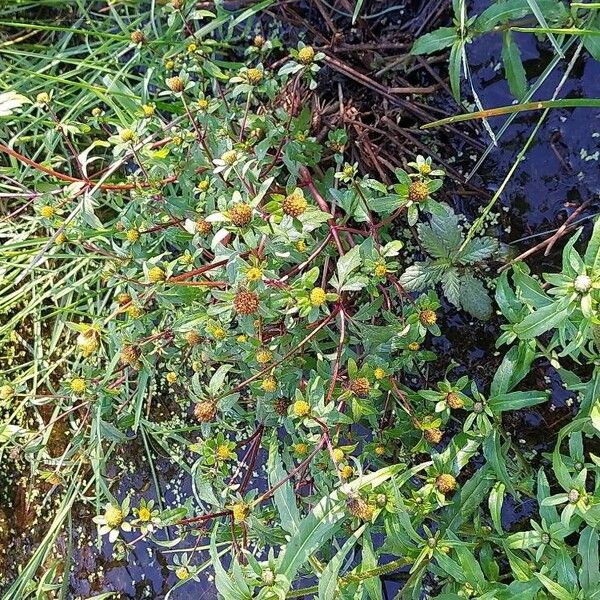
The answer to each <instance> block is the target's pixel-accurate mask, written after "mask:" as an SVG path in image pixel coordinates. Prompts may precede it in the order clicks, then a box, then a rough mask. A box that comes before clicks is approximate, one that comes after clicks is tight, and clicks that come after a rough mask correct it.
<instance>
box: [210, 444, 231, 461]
mask: <svg viewBox="0 0 600 600" xmlns="http://www.w3.org/2000/svg"><path fill="white" fill-rule="evenodd" d="M215 454H216V455H217V458H218V459H219V460H231V459H232V458H233V457H234V456H235V454H234V453H233V452H232V451H231V449H230V448H229V446H228V445H227V444H220V445H219V446H217V449H216V451H215Z"/></svg>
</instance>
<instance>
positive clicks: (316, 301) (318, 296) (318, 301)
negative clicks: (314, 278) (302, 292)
mask: <svg viewBox="0 0 600 600" xmlns="http://www.w3.org/2000/svg"><path fill="white" fill-rule="evenodd" d="M326 300H327V295H326V294H325V290H324V289H323V288H320V287H316V288H313V289H312V290H311V291H310V303H311V304H312V305H313V306H322V305H323V304H325V301H326Z"/></svg>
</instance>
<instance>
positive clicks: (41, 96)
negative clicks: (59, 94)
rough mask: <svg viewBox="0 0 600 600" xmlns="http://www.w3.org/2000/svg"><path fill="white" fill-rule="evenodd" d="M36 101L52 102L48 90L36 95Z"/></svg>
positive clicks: (41, 102) (42, 102)
mask: <svg viewBox="0 0 600 600" xmlns="http://www.w3.org/2000/svg"><path fill="white" fill-rule="evenodd" d="M35 101H36V102H37V103H38V104H50V96H49V95H48V94H47V93H46V92H40V93H39V94H38V95H37V96H36V97H35Z"/></svg>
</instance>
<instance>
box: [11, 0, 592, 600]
mask: <svg viewBox="0 0 600 600" xmlns="http://www.w3.org/2000/svg"><path fill="white" fill-rule="evenodd" d="M368 4H369V3H368V2H366V3H365V5H368ZM475 4H476V5H477V7H478V8H481V7H485V6H487V5H488V4H489V3H488V2H483V1H481V0H478V1H477V2H476V3H475ZM380 5H381V3H379V4H378V6H380ZM407 5H408V6H409V7H411V9H412V12H411V10H409V9H407V11H406V12H397V13H394V14H393V15H386V16H385V17H382V24H381V25H380V26H379V27H380V29H381V28H383V29H384V30H385V29H386V28H388V29H389V30H390V32H389V33H388V35H387V36H386V37H387V40H390V39H391V40H392V41H393V40H394V39H395V37H394V36H396V37H397V39H400V40H405V39H406V35H407V34H406V30H407V29H408V32H409V33H410V31H414V30H415V29H416V28H418V25H419V14H420V12H419V11H424V10H426V6H427V2H424V3H423V2H408V3H407ZM475 12H476V11H475ZM449 17H450V16H449V15H448V14H446V15H445V16H444V17H443V18H442V19H441V20H438V21H437V23H436V26H441V25H447V24H450V22H449ZM407 19H408V21H407ZM410 19H412V21H411V20H410ZM444 19H445V20H446V22H444ZM403 22H409V23H411V25H410V26H409V27H408V28H406V27H402V24H403ZM336 23H337V24H338V26H340V27H347V28H350V24H349V22H348V20H346V21H344V18H342V17H339V18H338V20H336ZM372 27H374V25H372ZM402 30H404V32H403V33H400V32H401V31H402ZM396 31H397V32H398V33H397V34H396V33H395V32H396ZM518 41H519V44H520V46H521V49H522V55H523V58H524V60H525V64H526V68H527V70H528V73H539V71H540V66H539V65H541V64H546V63H547V60H548V59H549V56H550V55H549V50H548V46H547V44H546V43H544V42H538V41H536V40H535V38H533V36H526V35H525V34H522V35H521V34H520V35H519V38H518ZM500 53H501V38H500V36H499V35H498V36H494V35H492V36H486V37H485V38H484V39H480V40H476V41H475V42H474V43H473V44H471V45H469V46H468V56H469V59H470V65H471V70H472V73H473V85H474V87H475V89H476V90H477V93H478V94H479V96H480V99H481V102H482V104H483V105H484V106H485V107H495V106H504V105H507V104H510V103H511V102H512V97H511V96H510V94H509V91H508V86H507V84H506V82H505V80H504V78H503V75H502V72H501V70H499V68H498V64H499V58H500ZM351 56H352V55H349V56H346V57H345V58H346V60H348V61H350V60H351ZM442 67H443V68H440V73H442V74H443V73H444V70H445V64H444V63H442ZM356 68H357V69H358V70H363V69H364V66H363V65H358V66H357V67H356ZM564 72H565V71H564V64H563V65H561V66H560V67H559V68H557V69H556V70H555V72H554V73H553V74H552V75H551V76H550V77H549V78H548V80H547V81H546V82H545V83H544V85H543V86H542V89H541V90H540V91H539V92H538V93H537V94H536V96H535V99H547V98H550V97H551V96H552V93H553V91H554V89H555V87H556V86H557V85H558V83H559V82H560V80H561V78H562V77H563V75H564ZM323 77H331V78H335V80H336V81H337V80H338V79H339V76H338V75H337V74H334V73H332V72H331V71H329V70H324V75H323ZM392 77H393V75H392ZM342 81H343V83H344V85H346V84H348V85H347V86H346V87H345V88H344V89H345V93H347V94H348V95H349V96H351V97H352V99H353V101H354V102H355V104H356V105H358V106H359V107H360V105H361V103H364V102H367V103H368V104H369V110H373V106H378V103H377V102H376V101H375V102H374V98H373V97H372V96H371V95H369V94H366V95H365V90H364V89H362V88H357V87H356V84H354V83H352V82H349V81H347V80H343V79H342ZM321 83H327V81H325V82H324V81H322V82H321ZM392 83H393V81H392ZM421 83H422V84H425V83H427V81H423V82H421ZM326 87H327V86H326ZM561 95H562V97H566V96H575V97H600V65H599V64H598V63H597V62H595V61H594V60H592V59H591V58H588V57H587V56H582V57H581V58H580V59H579V60H578V62H577V63H576V65H575V68H574V69H573V71H572V72H571V74H570V76H569V77H568V79H567V80H566V83H565V85H564V87H563V91H562V93H561ZM432 102H435V103H436V104H437V105H438V106H441V107H442V108H443V109H444V110H446V111H447V112H449V113H454V112H456V108H455V105H454V104H453V103H452V101H451V99H450V98H448V97H447V96H444V95H443V94H442V93H439V94H436V98H435V100H432ZM537 118H539V113H525V114H523V115H521V116H519V117H518V118H517V119H515V122H514V123H513V124H512V126H511V127H510V129H509V130H508V133H507V134H506V135H505V136H504V137H503V138H502V140H501V141H500V144H499V147H497V148H495V149H494V150H493V151H492V152H491V154H490V156H489V157H488V158H487V159H486V161H485V162H484V163H483V166H482V167H481V168H480V169H479V171H478V172H477V174H476V175H475V177H474V178H473V180H472V181H473V183H474V184H475V185H476V186H478V187H479V188H480V189H482V190H485V191H486V192H487V193H488V198H489V197H491V195H492V194H493V193H494V192H495V190H496V189H497V188H498V186H499V185H500V183H501V182H502V179H503V178H504V176H505V174H506V173H507V172H508V170H509V169H510V167H511V166H512V164H513V162H514V160H515V157H516V155H517V153H518V152H519V151H520V149H521V148H522V147H523V145H524V143H525V141H526V139H527V136H528V135H529V133H530V132H531V130H532V127H533V126H534V124H535V122H536V120H537ZM501 123H502V120H501V119H496V120H494V121H492V125H493V126H495V127H498V125H499V124H501ZM468 131H471V132H472V131H473V129H472V128H471V129H470V130H468ZM479 131H480V141H481V142H482V143H483V144H484V145H487V144H488V142H489V139H488V138H487V136H486V134H485V131H484V130H483V128H479ZM597 131H600V115H599V114H598V111H593V110H589V109H583V108H581V109H575V110H555V111H551V112H550V114H549V116H548V118H547V119H546V122H545V123H544V125H543V126H542V127H541V129H540V131H539V134H538V136H537V138H536V141H535V143H534V144H533V147H532V148H531V150H530V151H529V153H528V154H527V156H526V159H525V160H524V161H523V162H522V163H521V165H520V166H519V167H518V168H517V170H516V173H515V175H514V177H513V178H512V179H511V181H510V182H509V184H508V185H507V187H506V189H505V191H504V193H503V194H502V196H501V199H500V205H501V206H504V207H506V210H505V211H501V220H500V222H501V224H502V227H501V228H499V230H498V231H497V235H499V236H500V238H501V240H502V241H503V242H504V243H505V244H509V245H513V246H512V248H513V250H514V254H519V253H520V252H522V251H523V250H525V249H527V248H529V247H530V246H531V245H533V244H535V243H536V242H537V241H539V240H540V239H542V238H536V237H534V238H532V239H529V240H524V241H518V240H520V239H521V238H524V237H526V236H535V235H536V234H541V233H544V232H549V231H551V230H553V229H556V228H557V227H559V226H560V224H561V223H562V222H564V220H565V219H566V218H567V217H568V215H569V214H571V212H572V211H573V210H575V208H577V206H579V205H580V203H582V202H584V201H587V200H593V199H594V198H595V197H597V195H598V192H599V191H600V177H599V176H598V157H599V155H600V133H596V132H597ZM471 135H472V133H471ZM441 139H443V140H444V146H443V147H442V149H441V150H440V153H442V154H443V155H444V156H447V157H452V158H453V159H454V160H453V165H454V166H455V167H456V168H457V169H458V171H459V172H461V171H462V172H467V171H468V170H470V169H471V168H472V166H473V164H474V163H475V161H476V159H477V158H478V156H477V155H474V154H473V153H472V151H471V150H468V149H467V148H466V147H465V144H464V141H463V140H462V138H457V137H455V138H453V137H449V136H445V137H444V136H442V138H441ZM450 194H451V200H452V202H453V203H454V205H455V208H456V209H457V210H459V211H461V212H463V213H464V214H465V215H467V216H468V217H469V218H470V219H472V218H473V217H475V216H477V209H478V208H479V207H480V206H481V205H482V204H484V203H485V201H487V200H485V199H484V200H480V199H477V200H473V196H466V195H462V194H461V193H459V192H458V191H456V192H450ZM597 208H598V206H597V202H592V203H591V204H590V206H589V207H588V211H587V212H584V213H582V215H581V216H582V217H588V216H589V215H591V214H595V213H596V212H597ZM553 264H557V254H556V253H553V254H552V255H550V256H549V257H545V258H544V257H541V256H537V257H536V260H535V263H534V265H533V266H534V268H535V270H538V271H539V270H542V269H544V268H548V269H549V268H552V265H553ZM444 319H445V323H442V330H444V326H443V325H444V324H445V325H446V331H448V333H447V335H446V337H443V338H440V339H438V340H436V341H435V344H434V346H435V349H436V350H437V351H439V352H440V353H441V354H442V355H445V356H450V357H451V358H453V359H454V360H456V361H457V362H458V363H459V364H460V365H461V367H460V369H461V370H462V372H466V373H468V374H469V375H470V376H471V377H473V378H474V379H476V381H478V383H480V384H481V385H482V386H484V387H485V385H487V383H489V380H490V378H491V375H492V374H493V372H494V370H495V367H496V365H497V363H499V361H500V360H501V356H498V354H497V353H496V352H495V348H494V347H493V344H494V340H495V337H496V333H497V331H498V326H499V322H498V320H492V321H491V322H490V323H487V324H481V323H473V322H472V321H470V320H469V319H467V318H465V316H464V315H461V314H457V313H456V312H453V311H452V310H451V309H450V308H448V310H447V311H446V315H445V317H444ZM534 376H536V377H537V378H538V384H540V382H541V385H544V386H547V385H548V381H549V382H550V389H551V390H552V400H551V402H550V403H549V404H548V406H542V407H538V408H537V410H535V411H531V410H530V411H518V412H516V413H515V414H514V415H511V417H510V419H509V420H508V421H507V422H506V423H505V424H506V426H507V429H508V430H509V431H510V432H511V433H512V434H513V436H514V437H515V439H517V440H519V441H520V442H522V443H523V445H524V447H527V448H530V449H535V450H536V451H537V452H538V453H540V455H541V452H543V451H546V450H547V449H548V448H550V447H551V446H552V439H551V436H549V435H548V431H551V432H553V434H555V433H556V432H557V431H558V429H559V428H560V427H561V425H562V424H564V423H565V421H566V420H567V419H568V418H570V416H571V415H572V413H573V408H572V407H569V404H570V402H568V400H569V399H570V395H569V394H568V393H566V392H565V391H564V389H563V388H562V386H561V384H560V381H559V379H558V376H557V374H556V372H554V371H553V370H552V369H551V368H550V367H549V365H547V364H544V363H540V364H538V365H536V368H535V370H534ZM533 385H534V387H535V385H536V384H535V382H534V383H533ZM131 450H133V452H132V451H131ZM138 450H139V448H135V447H132V448H129V449H128V451H127V452H125V453H124V454H123V460H124V461H125V466H126V468H125V469H123V465H122V464H121V462H120V461H119V462H118V463H117V464H118V465H119V466H118V469H121V471H120V472H124V474H122V475H120V484H119V486H118V492H117V495H118V496H119V498H122V497H124V496H125V495H127V494H131V495H132V496H133V497H134V498H136V500H139V499H140V498H141V497H144V498H146V499H148V500H149V499H155V500H158V496H159V495H160V496H161V497H162V500H163V501H164V503H165V505H167V506H169V505H177V504H179V503H180V502H181V501H182V499H185V498H186V497H188V496H190V495H191V493H192V488H191V482H190V480H189V477H188V476H187V475H186V474H185V471H183V470H182V469H180V468H178V467H176V466H174V465H173V464H171V463H169V462H168V461H165V460H162V459H160V458H157V460H156V467H157V477H158V480H159V482H160V491H159V490H156V488H155V486H154V485H153V483H152V477H151V474H150V472H149V469H148V463H147V462H146V460H145V459H143V458H142V457H143V452H138ZM114 468H115V472H114V473H113V474H112V475H113V476H117V475H119V472H118V471H117V466H116V465H115V466H114ZM535 510H536V504H535V501H526V502H523V501H521V502H516V501H514V499H509V501H507V502H506V503H505V506H504V511H503V515H502V519H503V523H504V525H505V526H506V528H507V529H510V528H511V527H517V528H518V526H519V523H521V522H523V521H524V520H526V519H527V518H528V516H529V515H531V514H532V513H533V512H535ZM74 516H75V519H74V529H75V532H76V533H75V543H76V547H75V548H74V556H73V564H74V565H75V567H74V570H73V571H72V572H71V575H70V593H69V594H70V595H69V598H73V599H80V598H81V599H83V598H89V597H90V596H93V595H95V594H100V593H102V592H109V591H114V592H115V595H114V596H113V598H119V599H121V598H122V599H143V598H155V599H157V600H159V599H163V598H166V596H167V593H168V592H169V590H171V589H172V588H173V587H174V586H175V584H176V583H177V578H176V576H175V574H174V572H173V571H172V570H169V569H168V568H167V566H168V565H169V564H172V556H173V554H172V553H171V552H169V550H168V549H165V548H158V547H156V545H155V544H153V543H149V542H146V541H141V542H139V543H138V544H137V545H136V547H135V549H134V550H132V551H131V552H130V553H129V554H128V555H127V556H124V557H123V558H119V559H117V558H115V557H114V555H113V549H112V547H111V545H109V544H108V543H103V544H102V546H101V548H100V550H99V549H98V548H97V547H96V545H95V528H94V527H90V516H91V515H90V514H89V513H88V512H87V511H85V510H84V509H81V508H76V510H75V515H74ZM161 535H162V533H161ZM171 535H175V533H174V532H171ZM190 539H192V540H193V539H194V538H190ZM15 542H16V543H17V550H18V548H19V547H20V546H19V543H18V540H15ZM60 543H62V544H63V545H64V544H65V543H66V542H65V540H64V539H61V541H60ZM192 545H193V541H192ZM28 547H29V546H28ZM21 549H22V547H21ZM198 559H199V560H198V562H204V561H205V560H207V559H208V555H207V552H204V551H203V552H199V553H198ZM386 586H387V587H388V590H387V591H388V597H389V598H392V597H394V595H395V593H396V592H397V590H398V589H400V588H401V586H402V582H401V581H388V582H387V583H386ZM215 597H216V592H215V589H214V586H213V584H212V582H211V580H210V570H207V571H203V572H202V573H201V574H200V582H195V581H191V582H189V583H188V584H186V585H185V586H183V587H181V588H178V589H177V590H175V591H173V592H172V593H171V594H170V596H169V598H171V599H172V600H187V599H190V600H191V599H192V598H193V599H194V600H199V599H202V598H215Z"/></svg>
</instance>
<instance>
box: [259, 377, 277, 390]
mask: <svg viewBox="0 0 600 600" xmlns="http://www.w3.org/2000/svg"><path fill="white" fill-rule="evenodd" d="M260 387H261V388H262V389H263V390H264V391H265V392H269V393H273V392H274V391H275V390H276V389H277V380H276V379H275V377H266V378H265V379H263V382H262V383H261V385H260Z"/></svg>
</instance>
